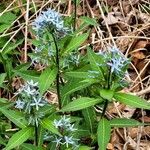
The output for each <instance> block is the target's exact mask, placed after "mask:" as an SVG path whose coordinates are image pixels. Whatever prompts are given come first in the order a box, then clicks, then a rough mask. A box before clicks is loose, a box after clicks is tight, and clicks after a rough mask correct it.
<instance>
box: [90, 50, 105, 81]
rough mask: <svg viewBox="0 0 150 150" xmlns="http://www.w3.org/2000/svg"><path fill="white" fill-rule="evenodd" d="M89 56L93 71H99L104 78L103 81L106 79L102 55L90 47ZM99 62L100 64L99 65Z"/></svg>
mask: <svg viewBox="0 0 150 150" xmlns="http://www.w3.org/2000/svg"><path fill="white" fill-rule="evenodd" d="M88 58H89V61H90V65H91V68H92V70H93V71H98V72H99V76H100V78H101V79H102V81H104V80H105V78H104V74H103V70H102V67H101V66H100V65H102V64H103V60H101V57H100V56H98V55H96V54H95V53H94V52H93V50H92V49H90V48H89V49H88ZM98 64H99V65H98Z"/></svg>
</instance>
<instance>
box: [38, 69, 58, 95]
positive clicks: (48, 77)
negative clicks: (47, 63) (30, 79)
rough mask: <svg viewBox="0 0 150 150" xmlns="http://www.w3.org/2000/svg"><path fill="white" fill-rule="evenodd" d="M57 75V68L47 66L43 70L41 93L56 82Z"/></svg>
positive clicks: (40, 81) (40, 85)
mask: <svg viewBox="0 0 150 150" xmlns="http://www.w3.org/2000/svg"><path fill="white" fill-rule="evenodd" d="M56 75H57V71H56V69H53V70H52V69H51V68H47V69H45V70H44V71H43V73H42V74H41V75H40V78H39V89H40V93H41V95H42V94H43V93H44V92H45V91H46V90H47V89H48V88H49V87H50V85H51V84H52V83H53V82H54V80H55V78H56Z"/></svg>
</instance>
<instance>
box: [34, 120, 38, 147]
mask: <svg viewBox="0 0 150 150" xmlns="http://www.w3.org/2000/svg"><path fill="white" fill-rule="evenodd" d="M34 126H35V146H38V127H37V125H36V123H35V125H34Z"/></svg>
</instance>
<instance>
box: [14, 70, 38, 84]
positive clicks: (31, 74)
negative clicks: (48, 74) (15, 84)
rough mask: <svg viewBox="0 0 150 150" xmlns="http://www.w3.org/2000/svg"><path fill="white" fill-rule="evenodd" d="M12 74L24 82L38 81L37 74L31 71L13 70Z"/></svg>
mask: <svg viewBox="0 0 150 150" xmlns="http://www.w3.org/2000/svg"><path fill="white" fill-rule="evenodd" d="M13 72H14V73H15V75H18V76H20V77H22V78H23V79H25V80H31V79H32V80H34V81H38V80H39V74H38V73H37V72H36V71H32V70H25V71H24V70H13Z"/></svg>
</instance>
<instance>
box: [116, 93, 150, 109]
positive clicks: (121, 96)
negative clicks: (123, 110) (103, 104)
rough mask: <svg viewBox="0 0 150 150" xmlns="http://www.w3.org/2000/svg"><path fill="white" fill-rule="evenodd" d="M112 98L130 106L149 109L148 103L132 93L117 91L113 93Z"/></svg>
mask: <svg viewBox="0 0 150 150" xmlns="http://www.w3.org/2000/svg"><path fill="white" fill-rule="evenodd" d="M114 98H115V99H116V100H117V101H120V102H122V103H124V104H126V105H129V106H132V107H136V108H143V109H150V103H148V102H147V101H146V100H144V99H141V98H139V97H137V96H134V95H130V94H126V93H119V92H118V93H114Z"/></svg>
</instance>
